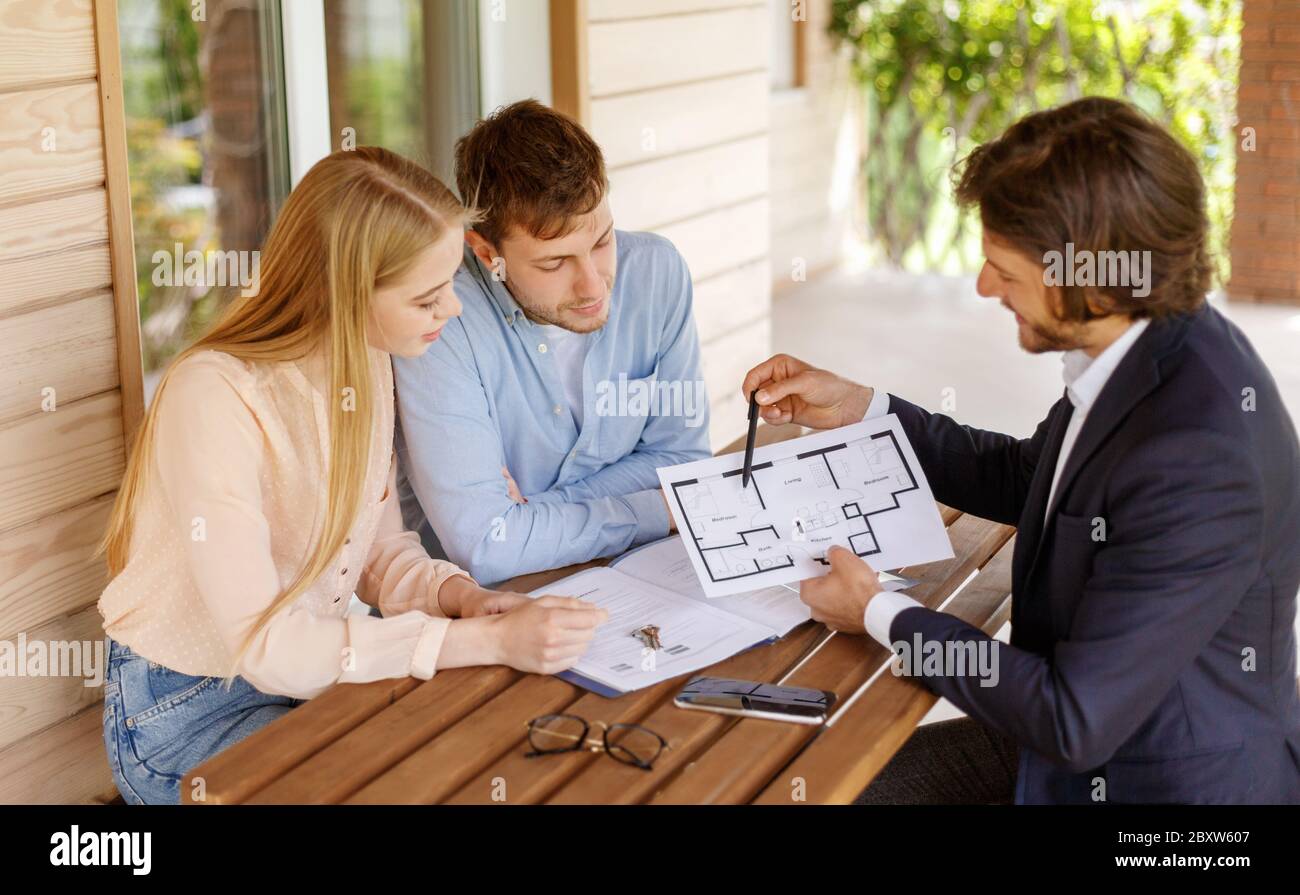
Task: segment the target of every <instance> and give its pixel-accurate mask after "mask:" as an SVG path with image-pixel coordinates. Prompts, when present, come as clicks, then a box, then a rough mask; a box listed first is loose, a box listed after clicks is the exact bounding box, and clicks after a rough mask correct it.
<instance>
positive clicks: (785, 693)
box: [673, 677, 835, 724]
mask: <svg viewBox="0 0 1300 895" xmlns="http://www.w3.org/2000/svg"><path fill="white" fill-rule="evenodd" d="M834 703H835V694H834V693H832V692H830V691H829V690H811V689H809V688H807V687H782V686H780V685H778V684H764V683H760V682H758V681H738V680H733V679H731V678H721V677H695V678H692V679H691V680H690V681H689V682H688V683H687V684H686V686H685V687H683V688H682V691H681V692H680V693H678V694H677V696H676V697H675V698H674V699H673V705H675V706H677V707H678V708H679V709H700V710H702V711H706V712H720V713H721V714H724V715H740V716H741V717H745V718H768V719H769V720H772V721H793V722H794V723H795V724H822V723H824V722H825V721H826V715H827V713H828V712H829V711H830V707H831V706H832V705H834Z"/></svg>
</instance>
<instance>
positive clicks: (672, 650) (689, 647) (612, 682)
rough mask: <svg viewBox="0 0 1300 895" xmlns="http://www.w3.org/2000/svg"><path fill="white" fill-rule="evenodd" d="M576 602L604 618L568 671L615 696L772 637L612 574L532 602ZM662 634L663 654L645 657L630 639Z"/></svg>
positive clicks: (557, 586)
mask: <svg viewBox="0 0 1300 895" xmlns="http://www.w3.org/2000/svg"><path fill="white" fill-rule="evenodd" d="M543 594H556V595H559V596H565V597H579V598H581V599H583V600H586V601H587V602H589V603H594V604H595V605H597V606H601V607H603V608H605V609H607V610H609V620H608V621H607V622H605V623H604V624H603V625H601V626H600V627H599V628H597V629H596V635H595V637H594V638H593V640H592V642H591V646H590V647H589V648H588V650H587V652H586V653H585V654H584V655H583V656H582V658H581V659H579V660H578V662H577V664H575V665H574V666H573V669H572V670H573V671H576V672H577V673H578V674H580V675H583V676H585V677H589V678H591V679H592V680H595V681H598V682H600V683H602V684H605V685H607V686H610V687H613V688H614V689H616V690H623V691H628V690H639V689H641V688H642V687H648V686H650V685H652V684H657V683H659V682H660V681H664V680H668V679H669V678H672V677H676V676H678V675H680V674H687V673H689V672H692V671H698V670H699V669H701V668H706V667H708V666H709V665H712V664H714V663H715V662H721V661H722V660H723V659H726V658H728V657H729V656H733V655H735V654H736V653H738V652H740V651H741V650H744V649H748V648H749V647H751V646H754V645H755V644H757V643H761V642H763V641H764V640H767V639H769V638H772V637H775V636H777V632H776V631H775V630H774V629H772V628H770V627H768V626H766V625H761V624H758V623H756V622H753V621H750V620H749V619H747V618H741V617H738V616H736V615H732V614H730V613H728V612H724V611H723V610H721V609H718V608H716V607H714V606H712V605H710V604H709V603H707V602H704V601H697V600H692V599H690V598H689V597H684V596H681V595H680V594H675V593H673V592H672V591H669V590H665V589H664V588H662V587H659V586H657V585H654V584H651V583H649V582H646V581H641V580H640V579H637V578H634V577H632V576H631V575H628V574H625V573H624V572H621V571H619V570H618V569H614V568H609V567H605V568H595V569H586V570H584V571H582V572H578V573H577V574H575V575H570V576H569V577H568V578H563V579H561V580H559V581H556V582H555V583H553V584H548V585H546V586H545V587H542V588H539V589H538V590H536V591H533V592H532V594H530V596H534V597H539V596H542V595H543ZM645 625H656V626H658V628H659V639H660V644H661V646H662V649H659V650H650V649H649V648H647V647H646V646H645V645H644V644H643V643H642V641H641V640H640V639H638V638H636V637H634V636H633V632H634V631H636V630H637V629H638V628H641V627H644V626H645Z"/></svg>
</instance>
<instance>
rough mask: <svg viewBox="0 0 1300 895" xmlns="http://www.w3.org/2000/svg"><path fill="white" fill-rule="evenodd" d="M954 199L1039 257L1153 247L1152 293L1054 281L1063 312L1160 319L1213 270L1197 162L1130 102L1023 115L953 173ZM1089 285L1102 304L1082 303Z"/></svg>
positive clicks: (1092, 101)
mask: <svg viewBox="0 0 1300 895" xmlns="http://www.w3.org/2000/svg"><path fill="white" fill-rule="evenodd" d="M956 179H957V185H956V196H957V201H958V202H959V203H960V204H961V205H962V206H964V207H969V206H971V205H978V206H979V212H980V219H981V221H982V222H983V224H984V228H985V230H986V231H988V232H990V233H991V234H993V235H996V236H997V237H999V238H1000V239H1001V240H1003V241H1005V242H1006V243H1008V244H1009V245H1011V246H1012V247H1013V248H1015V249H1018V250H1020V251H1022V252H1024V253H1025V254H1027V255H1029V256H1031V257H1033V258H1034V259H1035V261H1041V260H1042V259H1044V257H1045V256H1046V255H1047V253H1048V252H1060V253H1061V254H1062V255H1064V254H1065V253H1066V244H1067V243H1072V244H1073V246H1074V252H1075V254H1076V255H1077V254H1078V253H1079V252H1080V251H1083V250H1085V249H1086V250H1089V251H1091V252H1093V253H1094V257H1103V256H1101V253H1103V252H1134V251H1136V252H1150V256H1149V257H1150V262H1151V263H1150V268H1149V276H1150V284H1149V286H1150V294H1148V295H1146V296H1141V297H1139V296H1135V295H1134V294H1133V290H1132V288H1130V287H1126V286H1122V285H1116V284H1113V283H1111V284H1107V285H1099V286H1092V287H1083V286H1078V285H1062V286H1061V287H1060V288H1061V294H1062V298H1063V302H1062V308H1061V317H1062V319H1064V320H1067V321H1074V322H1082V321H1086V320H1090V319H1093V318H1095V317H1097V316H1105V315H1108V314H1116V313H1118V314H1127V315H1132V316H1134V317H1157V318H1158V317H1163V316H1167V315H1169V314H1175V313H1183V312H1188V311H1192V310H1195V309H1196V308H1198V307H1199V306H1200V305H1201V304H1202V303H1203V302H1204V301H1205V298H1206V293H1207V292H1208V291H1209V289H1210V285H1211V282H1212V280H1213V277H1214V268H1213V264H1212V262H1211V260H1210V254H1209V250H1208V248H1207V245H1206V241H1207V238H1208V232H1209V222H1208V220H1207V218H1206V214H1205V184H1204V182H1203V181H1202V179H1201V174H1200V171H1199V170H1198V169H1197V167H1196V161H1195V159H1193V158H1192V155H1191V153H1190V152H1188V151H1187V150H1186V149H1185V148H1184V147H1183V146H1182V144H1180V143H1179V142H1178V141H1177V140H1176V139H1174V137H1173V135H1172V134H1170V133H1169V131H1168V130H1166V129H1165V128H1164V127H1163V126H1162V125H1161V124H1159V123H1158V122H1156V121H1154V120H1153V119H1151V118H1150V117H1148V116H1147V115H1146V114H1145V113H1143V112H1142V111H1140V110H1139V109H1137V108H1136V107H1134V106H1132V105H1130V104H1129V103H1126V102H1120V101H1118V100H1113V99H1104V98H1101V97H1089V98H1086V99H1081V100H1076V101H1075V102H1072V103H1068V104H1066V105H1063V106H1060V107H1058V108H1055V109H1049V110H1046V111H1043V112H1036V113H1034V114H1032V115H1028V116H1026V117H1024V118H1022V119H1020V120H1019V121H1017V122H1016V123H1015V124H1013V125H1012V126H1011V127H1010V128H1008V129H1007V131H1006V133H1004V134H1003V135H1002V136H1001V137H999V138H997V139H996V140H993V141H992V142H989V143H985V144H984V145H983V146H980V147H979V148H978V149H976V150H975V151H974V152H972V153H971V154H970V155H969V156H967V157H966V158H965V159H964V160H963V161H962V162H961V163H960V165H959V167H958V169H957V171H956ZM1088 288H1091V289H1092V290H1093V294H1094V297H1095V299H1096V303H1097V304H1099V305H1100V306H1102V308H1103V309H1104V311H1103V313H1102V314H1096V313H1094V312H1093V311H1092V310H1091V309H1090V308H1089V307H1088V303H1087V301H1086V297H1085V294H1086V292H1087V289H1088Z"/></svg>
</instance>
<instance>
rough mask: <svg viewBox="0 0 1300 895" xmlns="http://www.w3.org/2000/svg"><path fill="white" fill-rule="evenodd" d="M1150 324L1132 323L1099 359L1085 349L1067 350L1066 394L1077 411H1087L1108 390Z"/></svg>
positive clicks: (1144, 321) (1063, 360)
mask: <svg viewBox="0 0 1300 895" xmlns="http://www.w3.org/2000/svg"><path fill="white" fill-rule="evenodd" d="M1150 322H1151V320H1150V318H1147V317H1143V318H1141V319H1140V320H1135V321H1133V323H1132V324H1130V325H1129V328H1128V329H1126V330H1124V332H1123V333H1122V334H1121V335H1120V337H1119V338H1118V339H1116V340H1115V341H1113V342H1111V343H1110V345H1108V346H1107V347H1106V350H1105V351H1103V352H1102V353H1101V354H1099V355H1097V356H1096V357H1089V356H1088V355H1087V354H1086V353H1085V352H1084V350H1083V349H1082V348H1075V349H1074V350H1073V351H1067V352H1065V354H1063V355H1062V356H1061V364H1062V368H1061V376H1062V378H1063V379H1064V380H1065V393H1066V394H1067V395H1069V397H1070V403H1071V404H1073V405H1074V407H1075V409H1076V410H1081V411H1084V412H1085V413H1086V412H1087V410H1088V408H1090V407H1092V405H1093V402H1095V401H1096V400H1097V396H1098V395H1100V394H1101V390H1102V389H1103V388H1105V386H1106V382H1107V380H1109V379H1110V376H1111V374H1112V373H1114V372H1115V368H1116V367H1118V366H1119V362H1120V361H1122V360H1123V359H1124V355H1126V354H1128V351H1129V349H1130V348H1132V347H1133V343H1134V342H1136V341H1137V340H1138V336H1140V335H1142V331H1143V330H1144V329H1146V328H1147V324H1149V323H1150Z"/></svg>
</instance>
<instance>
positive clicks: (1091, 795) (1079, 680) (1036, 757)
mask: <svg viewBox="0 0 1300 895" xmlns="http://www.w3.org/2000/svg"><path fill="white" fill-rule="evenodd" d="M889 407H890V411H891V412H893V413H897V414H898V417H899V419H900V420H901V421H902V424H903V427H904V429H905V430H906V431H907V434H908V437H909V438H910V439H911V442H912V445H913V447H914V448H915V449H916V453H917V457H918V458H919V459H920V462H921V466H922V467H923V468H924V470H925V474H926V476H928V477H929V480H930V485H931V486H932V487H933V489H934V495H935V497H936V498H937V499H938V500H939V501H941V502H943V503H946V504H948V505H949V506H951V507H954V508H956V509H959V510H962V511H963V512H967V513H972V514H974V515H977V516H982V517H985V518H988V519H994V520H996V521H999V522H1005V523H1008V524H1014V525H1016V526H1017V527H1018V533H1017V536H1016V544H1015V555H1014V559H1013V564H1012V565H1013V573H1012V593H1013V597H1012V611H1011V624H1012V629H1011V646H1010V647H1007V646H1006V645H1005V644H1003V645H1002V646H1001V647H1000V648H999V665H998V669H999V676H998V680H997V683H996V685H995V686H987V687H986V686H981V685H980V681H979V679H978V678H976V677H972V676H956V675H953V674H951V673H948V672H951V669H945V673H941V674H918V675H917V676H918V677H919V678H922V679H923V681H924V683H925V685H926V686H927V687H929V688H930V689H931V690H933V691H934V692H936V693H938V694H940V695H942V696H946V697H947V698H948V699H949V700H951V701H952V702H953V704H955V705H956V706H957V707H959V708H960V709H962V710H963V711H965V712H966V713H967V714H968V715H970V716H971V717H973V718H976V719H978V720H980V721H982V722H984V723H986V724H988V725H990V726H991V727H994V728H996V729H998V730H1001V731H1002V732H1004V733H1006V734H1008V735H1009V736H1011V737H1013V738H1014V739H1016V740H1017V741H1018V742H1019V743H1020V747H1021V753H1020V754H1021V758H1020V770H1019V776H1018V781H1017V791H1016V801H1017V802H1018V803H1087V802H1093V801H1098V800H1099V799H1098V798H1097V796H1104V799H1105V801H1107V802H1110V803H1123V802H1233V803H1247V802H1273V803H1277V802H1282V803H1297V802H1300V692H1298V691H1297V681H1296V637H1295V622H1296V592H1297V589H1300V448H1298V447H1297V442H1296V430H1295V426H1294V424H1293V423H1292V421H1291V418H1290V417H1289V416H1288V414H1287V412H1286V409H1285V407H1284V406H1283V404H1282V398H1281V396H1280V395H1279V393H1278V389H1277V385H1276V383H1275V382H1274V381H1273V378H1272V376H1271V375H1270V374H1269V372H1268V369H1267V368H1266V367H1265V366H1264V364H1263V362H1262V361H1261V360H1260V358H1259V356H1258V355H1256V353H1255V350H1254V348H1253V347H1252V346H1251V345H1250V343H1249V342H1248V341H1247V340H1246V337H1245V336H1244V335H1243V334H1242V333H1241V331H1240V330H1239V329H1238V328H1237V327H1236V326H1235V325H1233V324H1232V323H1231V322H1229V321H1228V320H1227V319H1226V318H1224V317H1223V315H1221V314H1220V313H1219V312H1218V311H1216V310H1214V309H1213V308H1212V307H1210V306H1209V305H1208V304H1207V305H1205V306H1203V307H1202V308H1201V309H1200V310H1198V311H1196V312H1194V313H1192V314H1187V315H1177V316H1175V317H1172V318H1169V319H1166V320H1155V321H1152V323H1151V324H1150V325H1149V326H1148V327H1147V329H1146V331H1145V332H1143V333H1142V335H1141V336H1140V337H1139V338H1138V340H1137V341H1136V342H1134V344H1133V345H1132V347H1131V348H1130V349H1129V351H1128V353H1127V354H1126V355H1125V356H1124V358H1123V359H1122V360H1121V361H1120V364H1119V366H1118V367H1117V368H1116V369H1115V371H1114V373H1113V374H1112V375H1111V378H1110V379H1109V381H1107V383H1106V385H1105V387H1104V388H1103V389H1102V391H1101V393H1100V394H1099V395H1098V397H1097V400H1096V402H1095V403H1094V404H1093V406H1092V408H1091V410H1090V411H1089V413H1088V416H1087V418H1086V420H1085V421H1084V424H1083V426H1082V428H1081V429H1080V431H1079V435H1078V439H1077V441H1076V442H1075V445H1074V448H1073V450H1072V451H1071V453H1070V455H1069V457H1068V459H1067V462H1066V465H1065V468H1064V469H1063V470H1062V474H1061V479H1060V482H1059V484H1058V485H1057V494H1056V496H1055V503H1054V505H1053V507H1052V508H1051V512H1050V514H1047V518H1046V522H1044V515H1045V514H1044V510H1045V508H1046V504H1047V498H1048V492H1049V490H1050V488H1051V483H1052V475H1053V471H1054V469H1055V466H1056V461H1057V457H1058V455H1059V454H1060V447H1061V440H1062V438H1063V436H1064V433H1065V427H1066V424H1067V422H1068V421H1069V418H1070V414H1071V413H1072V412H1073V409H1074V408H1073V406H1072V405H1071V404H1070V402H1069V400H1068V399H1067V398H1066V397H1064V396H1063V397H1062V398H1061V400H1059V401H1057V402H1056V404H1055V405H1053V407H1052V409H1051V411H1050V412H1049V413H1048V415H1047V418H1046V419H1045V420H1043V422H1042V423H1041V424H1039V426H1038V430H1037V431H1036V432H1035V433H1034V435H1033V437H1032V438H1028V439H1023V440H1022V439H1017V438H1012V437H1010V436H1007V435H1000V434H997V433H993V432H985V431H981V430H979V429H973V428H970V427H969V426H962V425H958V424H957V423H956V422H954V421H953V420H951V419H949V418H948V417H946V416H941V415H939V414H931V413H927V412H926V411H924V410H922V409H921V408H919V407H917V406H915V405H913V404H909V403H907V402H906V401H903V400H901V399H899V398H897V397H895V396H893V395H891V396H890V405H889ZM918 633H919V634H920V635H921V637H922V638H923V641H949V640H956V641H967V640H973V641H980V640H988V639H989V638H988V636H987V635H985V634H984V633H982V632H981V631H979V630H978V629H976V628H975V627H973V626H971V625H968V624H966V623H964V622H962V621H960V620H958V619H957V618H955V617H953V616H951V615H947V614H944V613H939V612H935V611H933V610H930V609H920V608H911V609H907V610H904V611H903V612H900V613H899V614H898V615H897V616H896V617H895V619H894V621H893V624H892V625H891V627H890V639H891V641H894V642H897V641H900V640H901V641H906V642H908V643H909V644H910V643H913V642H914V641H913V638H914V636H915V635H916V634H918ZM1101 781H1104V784H1103V783H1101Z"/></svg>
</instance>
